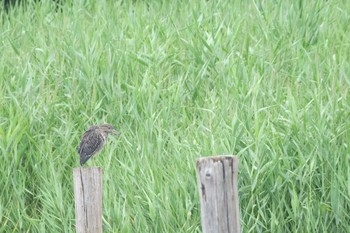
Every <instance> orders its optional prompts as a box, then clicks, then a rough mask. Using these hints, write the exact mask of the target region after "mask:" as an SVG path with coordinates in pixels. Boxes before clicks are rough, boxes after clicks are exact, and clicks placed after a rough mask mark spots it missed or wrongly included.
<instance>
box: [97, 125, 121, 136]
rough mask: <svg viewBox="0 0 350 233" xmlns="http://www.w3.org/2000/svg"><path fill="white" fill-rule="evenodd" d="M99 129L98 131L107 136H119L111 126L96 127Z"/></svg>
mask: <svg viewBox="0 0 350 233" xmlns="http://www.w3.org/2000/svg"><path fill="white" fill-rule="evenodd" d="M98 127H99V128H100V130H102V131H103V132H106V133H109V134H114V135H119V134H120V133H119V132H118V131H117V130H115V129H114V127H113V126H111V125H110V124H102V125H99V126H98Z"/></svg>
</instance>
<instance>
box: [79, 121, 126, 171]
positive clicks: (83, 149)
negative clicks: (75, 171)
mask: <svg viewBox="0 0 350 233" xmlns="http://www.w3.org/2000/svg"><path fill="white" fill-rule="evenodd" d="M109 134H114V135H119V134H120V133H119V132H118V131H117V130H115V129H114V127H113V126H112V125H110V124H101V125H93V126H91V127H90V128H89V129H88V130H87V131H86V132H85V133H84V134H83V136H82V137H81V141H80V145H79V147H78V153H79V155H80V165H81V166H82V165H83V164H84V163H86V161H88V160H89V159H90V158H91V157H92V156H93V155H95V154H96V153H97V152H99V151H101V150H102V148H103V146H104V145H105V143H106V141H107V138H108V135H109Z"/></svg>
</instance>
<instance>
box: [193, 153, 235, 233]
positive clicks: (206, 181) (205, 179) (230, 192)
mask: <svg viewBox="0 0 350 233" xmlns="http://www.w3.org/2000/svg"><path fill="white" fill-rule="evenodd" d="M196 165H197V166H196V167H197V180H198V187H199V195H200V204H201V219H202V231H203V233H239V232H240V222H239V205H238V188H237V173H238V159H237V158H236V157H234V156H219V157H203V158H199V159H198V160H197V164H196Z"/></svg>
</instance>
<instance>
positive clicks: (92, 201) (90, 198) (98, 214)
mask: <svg viewBox="0 0 350 233" xmlns="http://www.w3.org/2000/svg"><path fill="white" fill-rule="evenodd" d="M73 179H74V199H75V220H76V222H75V224H76V232H77V233H102V169H101V168H99V167H89V168H74V169H73Z"/></svg>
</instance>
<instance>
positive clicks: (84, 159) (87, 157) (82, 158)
mask: <svg viewBox="0 0 350 233" xmlns="http://www.w3.org/2000/svg"><path fill="white" fill-rule="evenodd" d="M89 159H90V157H89V156H80V166H83V164H84V163H86V161H88V160H89Z"/></svg>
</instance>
